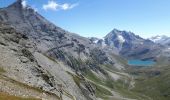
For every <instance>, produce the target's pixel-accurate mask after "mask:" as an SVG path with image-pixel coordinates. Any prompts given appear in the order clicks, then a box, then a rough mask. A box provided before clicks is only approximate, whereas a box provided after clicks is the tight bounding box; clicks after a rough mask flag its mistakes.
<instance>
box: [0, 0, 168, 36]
mask: <svg viewBox="0 0 170 100" xmlns="http://www.w3.org/2000/svg"><path fill="white" fill-rule="evenodd" d="M14 1H15V0H0V7H5V6H7V5H9V4H11V3H13V2H14ZM24 4H26V5H30V6H32V7H33V8H34V9H35V10H36V11H37V12H38V13H40V14H41V15H43V16H44V17H45V18H46V19H48V20H49V21H51V22H52V23H54V24H56V25H57V26H59V27H61V28H63V29H66V30H68V31H70V32H73V33H77V34H79V35H81V36H85V37H99V38H102V37H104V36H105V35H106V34H108V33H109V32H110V31H111V30H113V29H114V28H116V29H119V30H126V31H131V32H134V33H135V34H137V35H140V36H141V37H143V38H148V37H151V36H156V35H167V36H170V6H169V5H170V0H26V2H24Z"/></svg>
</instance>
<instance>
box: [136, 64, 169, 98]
mask: <svg viewBox="0 0 170 100" xmlns="http://www.w3.org/2000/svg"><path fill="white" fill-rule="evenodd" d="M133 91H135V92H137V93H143V94H145V95H147V96H149V97H151V98H152V99H153V100H170V68H169V67H166V68H165V67H164V68H162V71H161V73H160V74H159V75H155V76H152V77H146V76H143V77H139V78H137V79H136V87H135V88H134V89H133Z"/></svg>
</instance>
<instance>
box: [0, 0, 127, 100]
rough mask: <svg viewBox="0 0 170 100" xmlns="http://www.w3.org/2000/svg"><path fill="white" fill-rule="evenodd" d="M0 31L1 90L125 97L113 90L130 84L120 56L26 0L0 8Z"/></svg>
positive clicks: (50, 97)
mask: <svg viewBox="0 0 170 100" xmlns="http://www.w3.org/2000/svg"><path fill="white" fill-rule="evenodd" d="M0 29H1V30H0V38H1V39H0V54H1V59H0V65H1V66H0V68H1V69H2V70H4V72H3V73H1V74H0V76H1V77H2V79H1V81H2V82H1V83H2V84H5V85H1V86H2V87H1V91H2V92H4V93H9V94H11V95H16V96H21V97H25V98H30V97H31V98H37V99H47V100H56V99H63V100H96V99H103V98H110V99H112V98H117V99H122V98H123V96H122V95H121V94H118V93H117V92H114V89H113V83H115V84H121V83H122V82H123V80H127V82H130V81H129V78H128V77H127V76H124V75H121V74H120V75H119V73H116V72H120V73H124V72H123V70H124V69H125V66H124V63H125V61H124V60H122V58H121V57H119V56H117V55H115V54H114V52H111V51H108V50H106V49H103V48H101V47H100V46H97V45H96V44H94V43H92V41H90V40H89V39H88V38H84V37H81V36H79V35H77V34H74V33H70V32H67V31H65V30H63V29H61V28H59V27H57V26H55V25H54V24H52V23H50V22H49V21H47V20H46V19H45V18H44V17H42V16H41V15H39V14H38V13H37V12H35V11H34V10H33V9H32V8H31V7H29V6H26V7H23V6H22V0H17V1H16V2H15V3H13V4H12V5H10V6H8V7H6V8H2V9H0ZM9 62H10V63H9ZM122 62H124V63H122ZM111 70H113V71H111ZM108 71H110V72H108ZM118 80H120V82H118ZM13 81H14V82H13ZM126 84H127V85H128V83H126ZM27 87H29V88H27ZM114 87H117V86H114ZM11 90H12V91H11ZM23 91H29V92H23ZM127 99H128V98H127Z"/></svg>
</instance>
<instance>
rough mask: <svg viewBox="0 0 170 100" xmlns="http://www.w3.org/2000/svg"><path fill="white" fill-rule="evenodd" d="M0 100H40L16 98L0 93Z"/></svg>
mask: <svg viewBox="0 0 170 100" xmlns="http://www.w3.org/2000/svg"><path fill="white" fill-rule="evenodd" d="M0 100H41V99H36V98H23V97H18V96H12V95H9V94H7V93H2V92H0Z"/></svg>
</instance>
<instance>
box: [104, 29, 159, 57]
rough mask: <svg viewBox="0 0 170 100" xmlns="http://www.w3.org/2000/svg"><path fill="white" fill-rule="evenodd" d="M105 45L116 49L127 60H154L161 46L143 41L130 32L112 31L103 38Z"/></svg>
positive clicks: (146, 40)
mask: <svg viewBox="0 0 170 100" xmlns="http://www.w3.org/2000/svg"><path fill="white" fill-rule="evenodd" d="M105 43H106V44H107V45H109V46H110V47H116V48H117V49H118V51H119V54H120V55H122V56H124V57H126V58H127V59H152V60H154V59H156V57H157V56H158V55H157V54H158V53H159V52H161V48H162V47H161V46H159V45H157V44H155V43H154V42H152V41H151V40H148V39H143V38H141V37H140V36H138V35H135V34H134V33H132V32H127V31H120V30H117V29H114V30H112V31H111V32H110V33H108V34H107V35H106V36H105Z"/></svg>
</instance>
